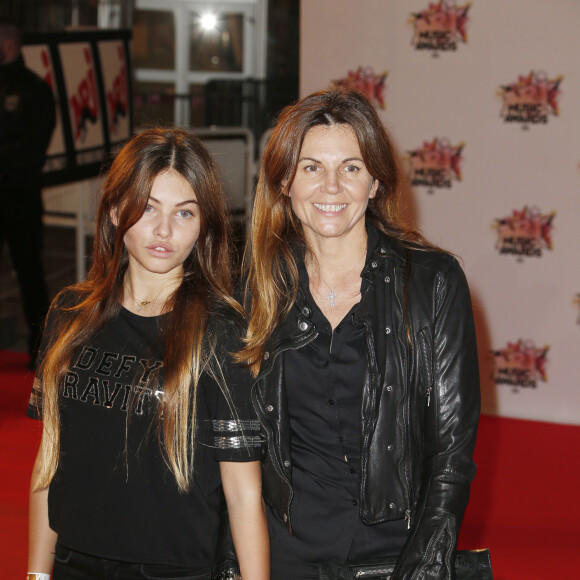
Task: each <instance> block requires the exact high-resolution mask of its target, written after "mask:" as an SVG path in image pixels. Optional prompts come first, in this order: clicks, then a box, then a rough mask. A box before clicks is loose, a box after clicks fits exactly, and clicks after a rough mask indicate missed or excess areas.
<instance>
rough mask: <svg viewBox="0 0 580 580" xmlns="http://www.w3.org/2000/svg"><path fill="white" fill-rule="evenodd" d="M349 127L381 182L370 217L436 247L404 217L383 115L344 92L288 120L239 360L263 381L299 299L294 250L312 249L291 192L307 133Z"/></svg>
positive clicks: (411, 241) (262, 204) (302, 104)
mask: <svg viewBox="0 0 580 580" xmlns="http://www.w3.org/2000/svg"><path fill="white" fill-rule="evenodd" d="M320 125H322V126H327V127H328V126H333V125H348V126H350V127H351V128H352V129H353V131H354V133H355V135H356V137H357V140H358V144H359V147H360V150H361V154H362V158H363V161H364V163H365V165H366V168H367V170H368V171H369V173H370V174H371V176H372V177H373V178H374V179H376V180H377V181H378V183H379V185H378V188H377V192H376V195H375V197H374V198H372V199H370V200H369V204H368V207H367V211H366V217H367V219H368V220H370V222H371V223H372V224H373V225H374V226H375V227H376V228H377V229H378V230H379V231H381V232H383V233H384V234H386V235H387V236H389V237H391V238H393V239H395V240H398V241H400V242H401V243H402V244H403V245H409V246H413V247H422V248H425V249H430V248H434V246H433V245H432V244H430V243H429V242H428V241H427V240H426V239H425V238H423V236H422V235H421V234H420V233H419V232H418V231H417V230H416V229H414V228H412V227H410V226H408V225H406V224H405V223H404V222H403V220H402V218H401V213H400V209H399V208H400V203H401V197H402V193H403V189H404V188H403V182H402V178H401V175H402V173H401V168H400V162H399V158H398V156H397V154H396V152H395V148H394V146H393V144H392V142H391V139H390V138H389V135H388V134H387V132H386V130H385V128H384V126H383V124H382V122H381V120H380V118H379V116H378V115H377V112H376V111H375V109H374V107H373V106H372V105H371V104H370V103H369V101H368V100H367V99H366V98H365V97H364V96H362V95H361V94H359V93H358V92H356V91H353V90H350V89H346V88H337V89H333V90H329V91H324V92H319V93H314V94H312V95H310V96H308V97H305V98H304V99H302V100H301V101H298V102H297V103H296V104H294V105H291V106H289V107H286V108H285V109H284V110H283V111H282V112H281V113H280V116H279V118H278V121H277V123H276V126H275V127H274V130H273V132H272V134H271V136H270V139H269V140H268V144H267V146H266V148H265V151H264V155H263V159H262V165H261V168H260V174H259V179H258V184H257V188H256V195H255V200H254V211H253V214H252V229H251V233H250V237H249V245H248V247H247V249H246V253H245V256H244V268H245V270H246V272H247V278H246V288H245V297H246V298H245V299H246V304H247V305H248V308H249V310H250V320H249V326H248V332H247V335H246V344H245V347H244V348H243V349H242V350H241V351H240V352H239V353H238V355H237V356H238V359H239V360H240V361H243V362H245V363H246V364H248V365H249V366H250V368H251V369H252V372H253V373H254V375H255V374H257V372H258V370H259V366H260V361H261V358H262V355H263V353H264V347H265V343H266V341H267V339H268V337H269V336H270V335H271V333H272V332H273V330H274V329H275V328H276V326H277V325H278V324H279V323H280V321H281V319H282V318H283V316H284V315H285V314H286V313H287V312H288V310H289V309H290V308H291V306H292V304H293V302H294V300H295V299H296V295H297V292H298V269H297V265H296V260H295V257H294V249H295V248H297V247H302V248H306V240H305V237H304V233H303V230H302V226H301V224H300V222H299V220H298V219H297V217H296V216H295V215H294V212H293V211H292V207H291V202H290V198H289V197H288V196H287V195H285V194H286V193H287V191H288V189H289V188H290V186H291V184H292V181H293V180H294V176H295V174H296V167H297V164H298V159H299V156H300V150H301V149H302V143H303V141H304V137H305V135H306V133H307V132H308V131H309V130H310V129H312V128H313V127H316V126H320Z"/></svg>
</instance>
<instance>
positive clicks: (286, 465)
mask: <svg viewBox="0 0 580 580" xmlns="http://www.w3.org/2000/svg"><path fill="white" fill-rule="evenodd" d="M284 467H290V462H289V461H288V460H287V459H286V461H284Z"/></svg>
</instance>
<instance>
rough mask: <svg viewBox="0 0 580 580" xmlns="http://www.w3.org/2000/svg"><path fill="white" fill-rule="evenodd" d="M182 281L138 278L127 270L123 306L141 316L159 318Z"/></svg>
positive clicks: (163, 278)
mask: <svg viewBox="0 0 580 580" xmlns="http://www.w3.org/2000/svg"><path fill="white" fill-rule="evenodd" d="M180 283H181V279H180V278H179V279H178V278H173V279H170V280H168V279H167V278H165V277H161V278H160V279H156V278H155V277H149V276H148V277H146V278H144V277H142V276H136V275H135V273H134V272H131V269H129V270H127V273H126V274H125V280H124V284H123V290H124V292H123V306H124V307H125V308H127V310H130V311H132V312H136V313H138V314H140V315H141V316H157V315H159V314H162V313H163V312H165V304H166V302H167V299H168V298H169V297H170V296H171V295H172V294H173V293H174V292H175V290H176V289H177V287H178V286H179V284H180Z"/></svg>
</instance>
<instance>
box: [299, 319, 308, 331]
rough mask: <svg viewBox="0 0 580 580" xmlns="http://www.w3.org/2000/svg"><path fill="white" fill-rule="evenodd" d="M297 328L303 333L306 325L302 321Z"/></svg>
mask: <svg viewBox="0 0 580 580" xmlns="http://www.w3.org/2000/svg"><path fill="white" fill-rule="evenodd" d="M298 328H299V329H300V330H302V331H305V330H306V329H307V328H308V323H307V322H304V320H302V321H301V322H300V323H299V324H298Z"/></svg>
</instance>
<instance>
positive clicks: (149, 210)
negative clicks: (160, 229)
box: [143, 203, 153, 213]
mask: <svg viewBox="0 0 580 580" xmlns="http://www.w3.org/2000/svg"><path fill="white" fill-rule="evenodd" d="M152 211H153V206H152V205H151V204H150V203H148V204H147V205H146V206H145V211H144V212H143V213H151V212H152Z"/></svg>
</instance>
